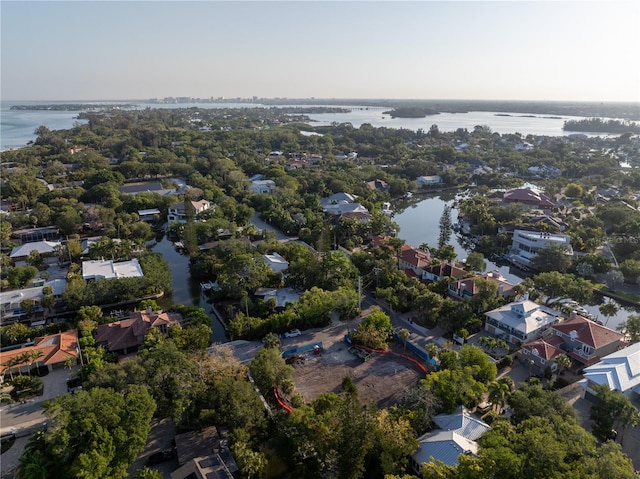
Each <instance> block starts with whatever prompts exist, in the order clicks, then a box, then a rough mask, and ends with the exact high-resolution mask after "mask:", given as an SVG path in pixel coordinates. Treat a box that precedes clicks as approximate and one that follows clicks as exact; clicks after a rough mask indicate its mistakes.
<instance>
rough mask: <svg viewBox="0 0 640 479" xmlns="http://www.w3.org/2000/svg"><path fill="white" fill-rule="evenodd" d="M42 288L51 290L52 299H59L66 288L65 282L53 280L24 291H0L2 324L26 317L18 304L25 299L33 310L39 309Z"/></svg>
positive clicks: (63, 280)
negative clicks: (31, 303)
mask: <svg viewBox="0 0 640 479" xmlns="http://www.w3.org/2000/svg"><path fill="white" fill-rule="evenodd" d="M44 286H50V287H51V289H52V290H53V293H52V295H53V297H54V298H60V297H61V296H62V293H64V290H65V288H66V287H67V280H65V279H55V280H53V281H47V282H45V283H44V284H43V285H42V286H37V287H33V288H24V289H14V290H11V291H0V318H1V319H2V321H3V322H5V321H13V320H19V319H21V318H22V317H24V316H26V313H25V312H23V311H22V307H21V306H20V303H21V302H22V301H23V300H25V299H30V300H31V301H33V303H34V309H35V310H39V309H40V300H41V299H42V297H43V296H44V294H43V293H42V289H43V287H44Z"/></svg>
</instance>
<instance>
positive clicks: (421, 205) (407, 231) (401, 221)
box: [391, 190, 640, 329]
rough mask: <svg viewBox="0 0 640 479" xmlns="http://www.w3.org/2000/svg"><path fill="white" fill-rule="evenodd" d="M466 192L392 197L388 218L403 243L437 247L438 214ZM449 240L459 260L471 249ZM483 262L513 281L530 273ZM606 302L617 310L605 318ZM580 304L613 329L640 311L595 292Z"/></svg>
mask: <svg viewBox="0 0 640 479" xmlns="http://www.w3.org/2000/svg"><path fill="white" fill-rule="evenodd" d="M468 194H469V192H468V190H449V191H441V192H434V193H431V194H426V195H414V196H413V197H411V198H400V199H397V200H395V201H394V202H393V206H392V207H393V210H394V212H395V213H394V215H393V216H392V218H391V219H392V220H393V221H395V222H396V223H397V224H398V226H400V231H398V234H397V236H398V237H399V238H401V239H403V240H405V242H406V244H408V245H410V246H413V247H415V248H417V247H418V246H420V245H421V244H422V243H427V244H428V245H430V246H437V244H438V236H439V234H440V217H441V216H442V211H443V210H444V207H445V206H450V207H453V206H454V205H455V202H456V200H460V199H462V198H464V197H466V195H468ZM457 217H458V210H457V209H456V208H455V207H453V208H452V210H451V220H452V222H454V223H455V222H456V221H457ZM450 243H451V244H452V245H453V247H454V248H455V252H456V254H457V255H458V259H464V258H466V257H467V255H468V254H469V251H471V250H470V249H469V244H468V243H466V242H465V241H464V237H462V236H460V235H457V234H455V233H452V235H451V240H450ZM485 261H486V263H487V268H486V271H495V270H498V271H499V272H500V274H502V276H504V277H505V278H506V279H507V280H508V281H509V282H510V283H512V284H518V283H520V282H522V280H523V279H524V278H526V277H527V276H530V274H529V273H525V272H524V271H522V270H520V269H518V268H515V267H513V266H511V265H509V264H496V263H494V262H492V261H489V260H488V259H485ZM609 301H612V302H614V303H615V304H616V305H617V306H618V307H619V308H620V309H619V311H618V313H617V314H616V315H615V316H612V317H610V318H607V317H604V316H603V315H602V314H601V313H600V309H599V306H600V304H602V303H603V302H609ZM583 307H584V308H585V309H586V310H587V311H588V312H589V313H590V314H591V315H592V316H593V318H594V319H598V320H600V321H602V322H603V323H605V324H606V326H607V327H609V328H611V329H616V327H617V326H618V325H619V324H620V323H622V322H623V321H626V320H627V319H628V318H629V316H630V315H632V314H638V313H639V312H640V308H638V307H634V306H629V305H623V304H620V303H619V302H617V301H615V300H613V299H611V298H608V297H604V296H602V295H594V298H593V304H585V305H583Z"/></svg>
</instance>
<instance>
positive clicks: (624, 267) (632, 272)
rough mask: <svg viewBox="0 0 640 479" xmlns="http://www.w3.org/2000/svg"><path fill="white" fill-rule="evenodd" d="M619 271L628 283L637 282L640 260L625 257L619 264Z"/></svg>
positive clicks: (639, 275) (639, 273)
mask: <svg viewBox="0 0 640 479" xmlns="http://www.w3.org/2000/svg"><path fill="white" fill-rule="evenodd" d="M620 272H621V273H622V275H623V276H624V279H625V281H627V282H628V283H637V282H638V280H639V279H640V260H636V259H626V260H624V261H623V262H622V263H621V264H620Z"/></svg>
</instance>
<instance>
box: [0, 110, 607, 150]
mask: <svg viewBox="0 0 640 479" xmlns="http://www.w3.org/2000/svg"><path fill="white" fill-rule="evenodd" d="M62 103H70V102H53V101H52V102H44V101H43V102H34V101H31V102H7V101H3V102H0V151H2V150H6V149H10V148H19V147H22V146H25V145H27V144H28V142H30V141H34V140H35V139H36V135H35V134H34V130H35V129H36V128H38V127H39V126H41V125H44V126H46V127H47V128H49V129H50V130H62V129H69V128H72V127H73V126H74V124H75V123H76V122H79V123H83V122H84V121H81V120H77V119H76V117H77V115H78V113H80V111H54V110H11V106H13V105H35V104H38V105H40V104H62ZM74 103H75V102H74ZM78 103H81V102H78ZM82 103H91V102H82ZM95 103H103V104H106V103H136V105H137V108H139V109H144V108H173V109H174V108H193V107H195V108H259V107H265V105H261V104H257V103H255V104H252V103H178V104H166V105H165V104H157V103H145V102H136V101H131V102H127V101H123V102H107V101H105V102H100V101H97V102H95ZM283 106H285V105H283ZM288 106H308V105H288ZM317 106H323V105H317ZM344 108H350V109H351V111H350V112H349V113H313V114H309V115H308V116H309V118H310V119H311V120H312V121H311V125H313V126H327V125H331V124H332V123H351V124H352V125H353V126H354V127H356V128H359V127H360V126H361V125H362V124H364V123H368V124H370V125H372V126H375V127H387V128H404V129H408V130H412V131H417V130H419V129H422V130H424V131H428V130H429V128H430V127H431V125H438V128H439V130H440V131H455V130H457V129H458V128H466V129H467V130H469V131H473V129H474V127H475V126H477V125H486V126H488V127H489V128H491V130H492V131H495V132H498V133H500V134H506V133H516V132H517V133H520V134H522V135H541V136H566V135H570V134H574V133H577V132H565V131H563V130H562V125H563V123H564V121H565V120H568V119H574V120H580V119H582V118H583V117H576V116H573V117H570V116H563V117H556V116H551V115H549V116H545V115H528V114H523V113H509V114H508V116H504V115H505V114H503V113H500V112H486V111H470V112H467V113H440V114H438V115H430V116H427V117H425V118H391V116H389V115H385V114H384V111H386V110H387V108H379V107H363V106H358V105H353V106H345V107H344ZM585 134H586V135H588V136H617V135H606V134H594V133H585Z"/></svg>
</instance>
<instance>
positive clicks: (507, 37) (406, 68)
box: [0, 0, 640, 102]
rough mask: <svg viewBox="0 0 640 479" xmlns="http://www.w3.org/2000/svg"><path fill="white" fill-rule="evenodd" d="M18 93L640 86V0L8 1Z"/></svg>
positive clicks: (484, 92)
mask: <svg viewBox="0 0 640 479" xmlns="http://www.w3.org/2000/svg"><path fill="white" fill-rule="evenodd" d="M0 14H1V24H0V26H1V30H2V32H1V37H0V40H1V44H2V45H1V53H2V55H1V63H0V66H1V70H0V72H1V77H0V79H1V85H0V86H1V88H0V98H1V99H2V100H4V101H20V100H22V101H27V100H35V101H38V100H40V101H45V100H61V101H83V100H84V101H89V100H127V99H148V98H164V97H193V98H211V97H213V98H218V97H224V98H238V97H239V98H251V97H254V96H255V97H258V98H276V97H279V98H312V97H315V98H319V99H322V98H350V99H359V98H362V99H364V98H389V99H477V100H530V101H603V102H610V101H632V102H640V61H638V50H639V49H640V2H638V1H636V0H632V1H626V0H614V1H591V2H588V1H581V0H576V1H565V2H563V1H534V2H526V1H516V0H514V1H497V2H489V1H467V2H462V1H446V2H445V1H439V2H438V1H416V2H404V1H387V2H382V1H373V2H364V1H351V2H329V1H317V2H313V1H298V2H292V1H291V2H290V1H281V2H272V1H257V2H249V1H235V2H217V1H197V2H189V1H174V2H164V1H141V2H124V1H115V2H102V1H83V2H80V1H78V2H75V1H69V2H59V1H43V2H32V1H19V2H18V1H5V0H3V1H2V2H1V3H0Z"/></svg>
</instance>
